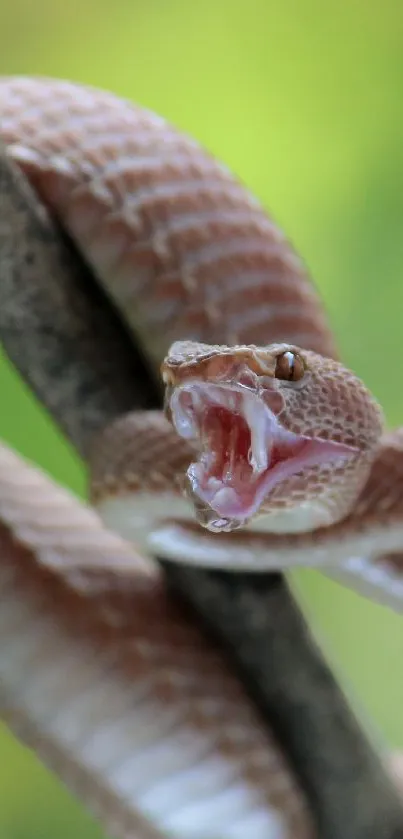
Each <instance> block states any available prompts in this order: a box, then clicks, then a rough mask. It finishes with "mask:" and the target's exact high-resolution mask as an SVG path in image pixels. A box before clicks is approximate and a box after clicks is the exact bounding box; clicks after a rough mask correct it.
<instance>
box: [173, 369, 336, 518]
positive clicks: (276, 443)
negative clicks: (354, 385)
mask: <svg viewBox="0 0 403 839" xmlns="http://www.w3.org/2000/svg"><path fill="white" fill-rule="evenodd" d="M170 407H171V413H172V421H173V423H174V425H175V428H176V430H177V431H178V433H179V434H180V435H181V436H182V437H185V438H187V439H196V440H198V442H199V444H200V457H199V460H198V461H197V462H195V463H192V464H191V465H190V467H189V469H188V472H187V478H188V486H189V489H190V492H191V495H192V498H193V501H196V507H197V508H198V512H199V520H200V522H201V523H202V524H203V525H204V526H206V527H207V528H208V529H210V530H214V531H222V530H226V531H228V530H234V529H235V528H238V527H240V526H242V524H245V523H246V522H247V521H248V520H250V519H251V518H252V517H253V516H254V515H255V514H256V513H257V512H258V511H259V508H260V506H261V504H262V502H263V501H264V499H265V498H266V497H267V495H268V494H269V493H270V491H271V490H272V489H273V488H274V487H275V486H276V485H277V484H278V483H279V482H280V481H282V480H284V479H285V478H287V477H289V476H291V475H294V474H296V473H298V472H301V471H302V470H303V469H304V468H306V467H307V466H312V465H315V464H320V463H326V462H329V461H334V460H338V459H340V458H342V459H345V458H346V457H348V456H350V457H351V447H350V446H345V445H343V444H340V443H336V442H333V441H330V440H323V439H319V438H310V437H306V436H303V435H298V434H294V433H292V432H291V431H287V430H286V429H284V428H283V427H282V426H281V425H280V423H279V422H278V420H277V418H276V416H275V414H274V413H273V412H272V411H271V410H270V408H269V407H268V406H267V405H266V404H265V403H264V402H263V400H262V399H261V398H260V397H259V395H258V394H256V393H254V392H253V391H251V390H249V389H247V388H244V387H237V386H236V385H235V386H234V385H228V384H221V383H220V384H211V383H207V382H203V381H194V380H193V381H189V380H188V381H187V382H186V383H185V384H183V385H181V386H179V387H177V388H175V390H174V392H173V394H172V397H171V400H170Z"/></svg>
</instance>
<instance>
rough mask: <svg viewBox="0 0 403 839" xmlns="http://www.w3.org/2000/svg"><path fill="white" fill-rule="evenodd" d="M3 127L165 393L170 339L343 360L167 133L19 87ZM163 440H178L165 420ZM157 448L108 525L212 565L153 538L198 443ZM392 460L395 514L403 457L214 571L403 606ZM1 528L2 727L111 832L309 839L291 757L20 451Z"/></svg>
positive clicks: (222, 197) (116, 109)
mask: <svg viewBox="0 0 403 839" xmlns="http://www.w3.org/2000/svg"><path fill="white" fill-rule="evenodd" d="M0 114H1V120H0V128H1V135H2V136H3V138H4V140H5V142H6V143H7V145H8V147H9V150H10V154H11V155H12V157H13V158H14V160H15V161H17V162H18V163H19V165H21V166H22V168H23V169H24V171H25V172H26V174H27V175H28V176H29V178H30V179H31V181H32V183H33V185H34V186H35V187H36V188H37V189H38V191H39V194H40V195H41V198H42V200H44V201H45V203H46V204H47V205H48V206H49V207H50V208H51V209H52V211H53V212H55V213H56V214H57V215H58V217H59V219H60V220H61V221H62V224H63V225H64V226H65V227H66V229H67V230H68V231H69V233H70V234H71V235H72V236H73V238H74V239H75V241H76V243H77V244H78V246H79V248H80V249H81V251H82V252H83V254H84V256H85V258H86V260H87V261H88V262H89V263H90V264H91V265H92V266H93V267H94V270H95V272H96V274H97V276H98V278H99V280H100V282H101V283H103V285H104V286H105V287H106V289H107V291H108V293H110V294H111V296H112V297H113V298H114V300H115V303H117V305H118V307H119V309H120V310H121V312H122V313H123V314H124V317H125V319H126V321H127V322H128V324H129V326H130V327H131V329H132V330H133V331H134V332H135V333H136V336H137V338H138V340H139V341H140V342H141V344H142V347H143V348H144V351H145V353H146V354H147V356H148V359H149V362H150V366H151V367H153V369H154V372H155V375H157V373H158V365H159V363H160V362H161V360H162V358H163V356H164V354H165V352H166V350H167V348H168V346H169V344H170V343H171V341H172V340H174V339H176V338H178V337H182V336H185V337H187V336H188V335H189V334H190V333H191V336H192V337H193V338H195V339H197V340H199V341H206V342H208V343H212V344H214V343H223V342H228V343H239V342H243V343H248V342H252V341H253V343H261V344H264V343H267V341H268V337H269V336H270V340H272V341H276V340H284V338H286V339H287V340H292V341H294V342H295V343H297V344H299V345H300V346H303V347H304V346H306V347H307V348H310V349H313V350H315V351H317V352H320V353H323V354H324V355H331V354H333V353H334V348H333V342H332V338H331V334H330V332H329V330H328V327H327V325H326V322H325V319H324V316H323V313H322V309H321V305H320V302H319V301H318V299H317V297H316V294H315V292H314V290H313V288H312V286H311V284H310V282H309V280H308V278H307V277H306V275H305V272H304V270H303V268H302V266H301V264H300V262H299V260H298V259H297V257H296V256H295V255H294V254H293V252H292V250H291V248H290V247H289V246H288V244H287V242H286V241H285V240H284V237H283V235H282V234H281V232H280V231H279V230H278V229H277V228H276V227H275V226H274V224H273V223H272V222H271V221H270V220H269V219H268V218H267V217H266V216H265V214H264V213H263V212H262V210H261V208H260V207H259V205H258V204H257V202H256V201H255V200H254V199H253V197H251V196H250V195H249V194H248V193H247V192H246V191H245V190H244V189H243V187H241V186H240V185H239V184H238V183H237V182H236V181H235V180H234V179H233V177H232V176H231V175H230V173H228V172H227V170H226V169H225V168H224V167H223V166H221V165H220V164H218V163H216V162H215V161H214V160H212V159H211V158H210V157H209V156H208V155H206V154H205V153H204V152H203V151H202V150H201V149H200V148H199V146H198V145H197V144H196V143H194V142H193V141H191V140H189V139H187V138H185V137H183V136H182V135H179V134H178V133H177V132H176V131H174V130H173V129H172V128H170V127H169V126H168V125H167V124H166V123H165V122H164V121H163V120H162V119H160V118H158V117H156V116H154V115H153V114H149V113H147V112H145V111H142V110H141V109H137V108H134V107H133V106H131V105H130V104H129V103H125V102H120V101H119V100H117V99H116V98H115V97H113V96H111V95H109V94H103V93H99V92H96V91H92V90H87V89H84V88H80V87H78V86H76V85H72V84H69V83H61V82H60V83H59V82H48V81H41V80H32V79H11V80H4V81H2V82H1V83H0ZM246 297H247V304H245V299H246ZM224 311H225V318H224V322H223V319H222V317H221V312H224ZM285 333H286V334H285ZM159 423H161V425H160V424H159ZM157 426H158V429H162V432H161V433H162V434H164V433H165V434H166V435H168V437H167V440H168V438H169V441H171V440H172V441H173V432H172V430H171V429H168V426H167V424H166V423H165V424H164V421H163V420H162V418H159V419H157ZM142 433H143V434H144V439H143V438H141V439H140V437H137V438H136V447H137V449H140V450H141V451H142V452H143V454H144V458H143V462H142V466H141V468H142V469H143V470H144V471H143V477H142V479H141V480H140V479H139V473H137V474H131V475H130V480H128V481H127V483H126V484H125V485H119V481H118V480H117V479H115V480H114V481H113V480H112V481H111V482H110V486H109V489H111V487H112V489H113V491H111V492H110V493H109V495H108V497H107V498H106V500H105V494H104V495H103V500H102V501H100V509H101V511H102V512H103V515H104V518H105V520H106V522H107V524H108V523H109V524H111V526H112V527H113V529H115V530H116V529H119V530H120V533H121V535H123V536H124V537H127V536H129V537H132V536H134V541H135V543H136V545H137V548H138V547H139V546H140V547H141V548H144V551H149V550H150V548H151V550H152V551H155V552H159V553H160V554H162V555H165V556H167V557H168V558H171V559H174V560H176V561H180V562H182V561H183V562H185V561H188V560H187V558H188V557H189V556H191V557H192V558H193V561H194V562H195V563H200V564H209V563H210V559H211V556H212V549H211V544H212V543H211V534H208V533H207V532H202V531H201V530H200V529H199V528H197V529H196V528H194V527H192V526H191V525H189V526H187V527H184V526H182V525H179V524H178V523H177V522H176V523H175V522H172V520H170V521H167V522H165V523H163V524H162V523H161V522H160V523H159V524H158V526H156V525H155V518H156V514H155V509H157V508H158V510H159V511H160V510H161V507H162V509H163V510H164V511H165V510H166V507H167V505H168V502H169V503H171V501H172V500H174V502H175V503H178V504H181V503H182V502H181V501H180V499H179V496H178V495H177V493H170V492H169V490H168V489H166V487H167V481H168V480H169V476H170V475H172V474H173V471H174V470H175V468H176V465H177V464H176V461H175V458H177V459H178V462H179V461H180V458H181V450H180V449H176V448H175V446H180V445H181V443H180V441H179V442H178V441H176V443H175V442H172V446H171V445H170V444H169V446H168V445H167V442H166V441H165V443H164V439H163V437H162V438H161V436H160V437H159V440H160V441H161V439H162V452H161V457H160V460H159V461H158V463H157V461H156V457H155V452H153V450H152V447H151V446H150V442H149V441H150V437H149V436H148V437H147V435H149V426H147V425H143V432H142ZM159 433H160V431H159ZM169 435H171V436H169ZM147 440H148V442H147ZM160 445H161V443H160ZM115 448H116V441H115ZM389 448H390V449H391V451H392V454H391V457H392V459H393V464H394V466H393V468H394V469H395V472H396V478H395V481H394V487H395V489H394V490H393V491H391V492H389V494H387V493H385V499H386V500H384V503H383V508H382V510H383V512H382V515H381V514H380V508H379V505H378V495H377V488H379V487H380V486H382V487H387V488H388V487H390V460H388V459H387V457H386V458H385V457H383V459H382V457H379V458H378V461H377V463H376V464H375V467H374V473H373V486H372V489H371V486H370V487H369V489H367V492H366V494H365V493H364V494H363V497H362V499H361V502H360V503H359V505H358V506H357V508H356V510H355V512H354V515H352V516H351V518H350V519H347V520H346V521H345V522H344V523H342V525H337V526H334V527H331V528H328V529H326V528H325V529H323V531H321V532H318V533H306V534H289V535H288V536H281V537H280V536H273V537H272V542H271V543H268V542H267V540H266V539H263V537H262V534H259V533H258V532H256V533H252V534H250V535H249V536H248V541H246V540H243V541H242V540H241V541H239V540H237V538H236V534H225V536H224V538H222V539H220V543H219V547H218V543H216V544H215V545H214V557H215V558H214V564H215V565H218V566H220V565H221V566H224V567H225V565H226V562H227V560H228V555H229V552H232V553H231V555H232V556H233V557H234V556H236V560H237V561H236V565H237V567H238V568H240V567H245V568H256V569H258V568H259V569H262V568H267V569H270V568H279V567H280V568H286V567H290V566H292V565H294V566H295V565H297V564H300V565H304V564H309V565H317V566H322V565H326V566H327V571H328V572H330V573H331V574H334V575H337V576H339V577H342V578H343V579H345V580H347V581H348V582H352V584H353V585H354V586H355V587H360V586H361V587H362V588H363V590H365V591H366V592H367V593H369V594H370V595H371V596H373V597H376V598H377V599H380V600H384V601H386V602H387V603H388V604H389V605H392V606H394V607H396V608H401V604H402V603H403V579H402V574H401V568H402V563H401V560H400V557H399V556H394V557H392V558H390V556H389V553H390V552H395V553H396V552H398V551H399V550H400V546H401V545H402V544H403V510H401V509H400V506H401V502H400V498H401V494H400V493H399V492H398V491H397V487H398V484H399V480H400V474H401V475H403V466H402V463H403V452H402V444H401V439H400V436H399V435H395V436H391V437H390V447H389ZM385 450H387V445H386V444H385ZM164 457H165V461H164V460H163V458H164ZM161 458H162V460H161ZM156 463H157V465H155V464H156ZM136 464H137V465H138V458H137V461H136ZM175 464H176V465H175ZM112 472H113V469H112ZM110 475H111V472H109V478H110ZM147 476H148V477H149V482H148V484H147V486H146V485H145V481H146V478H147ZM112 478H113V475H112ZM161 482H162V484H163V486H162V485H161ZM374 486H375V489H376V491H375V490H374ZM164 487H165V489H164ZM129 489H130V493H129ZM98 490H99V487H98ZM388 491H389V490H388ZM164 492H165V493H166V494H165V495H164ZM101 495H102V493H101ZM125 499H126V500H125ZM175 499H176V500H175ZM387 499H389V501H388V500H387ZM136 503H137V504H138V508H137V513H136ZM153 505H154V508H155V509H154V508H153ZM377 505H378V506H377ZM180 512H182V511H180ZM184 514H185V515H186V516H187V517H188V511H187V510H184ZM136 516H137V519H136ZM0 521H1V522H2V529H1V530H0V541H1V553H0V639H1V641H0V696H1V704H2V711H3V714H4V717H5V719H6V720H7V721H8V722H9V723H10V725H12V726H13V727H14V728H15V729H16V731H17V732H20V734H21V736H22V737H23V738H24V739H25V740H27V741H28V742H30V743H32V744H33V746H34V747H35V749H36V750H37V751H38V753H40V754H41V755H42V756H43V758H44V759H45V760H46V761H47V762H48V763H49V764H50V765H51V766H54V767H55V768H56V769H57V772H58V773H59V774H60V775H61V776H62V777H63V778H64V779H65V780H66V782H68V783H69V784H70V785H71V786H72V787H73V788H74V789H75V790H76V791H77V793H78V794H79V795H81V797H82V798H83V799H84V800H85V801H86V803H87V804H88V806H90V807H92V809H93V810H94V812H95V813H97V814H99V815H100V817H102V818H103V820H104V822H105V824H106V826H107V829H108V830H109V832H110V833H111V834H112V835H115V836H118V837H124V836H136V837H142V839H143V837H144V839H148V837H150V839H151V837H158V836H161V837H162V836H172V837H178V839H179V837H181V838H182V837H183V839H196V838H197V839H238V838H239V839H241V837H242V839H243V837H246V836H250V837H252V836H253V837H254V839H308V837H312V836H313V829H312V826H311V823H310V819H309V815H308V813H307V809H306V807H305V803H304V801H303V799H302V796H301V794H300V792H299V790H298V787H297V784H296V783H295V782H294V780H293V778H292V774H291V772H290V770H289V767H288V766H287V764H286V761H285V759H284V757H283V756H282V754H281V753H280V751H279V749H278V747H277V746H276V745H275V743H274V741H271V740H270V739H269V738H268V736H267V734H266V733H265V731H264V730H263V728H262V727H261V725H260V722H259V720H258V718H257V716H256V715H255V713H254V711H253V709H252V707H251V705H250V704H249V701H248V700H247V698H246V696H245V695H244V694H243V691H242V689H241V687H240V686H239V685H238V683H237V682H236V681H235V679H234V678H233V677H232V676H231V674H230V673H229V671H228V670H227V668H226V665H225V663H224V661H223V660H221V658H220V656H219V655H218V654H217V653H216V652H215V651H214V650H213V649H212V648H211V647H209V646H208V644H207V642H205V641H204V640H203V639H202V637H201V635H200V634H199V633H198V631H196V629H195V628H194V627H193V626H192V625H191V624H190V623H189V621H188V619H185V617H184V616H182V615H181V614H180V613H179V611H178V610H177V609H174V608H173V606H172V605H171V604H170V602H169V601H168V600H167V598H166V596H165V594H164V590H163V586H162V583H161V580H160V577H159V574H158V572H157V570H156V569H155V568H154V566H153V565H152V564H151V563H150V562H148V561H146V560H145V559H144V558H143V557H142V556H141V555H140V552H139V551H138V550H137V548H134V547H129V546H128V544H127V543H126V542H125V541H123V540H121V538H120V537H119V536H114V535H112V533H111V532H109V531H107V530H105V529H104V528H103V527H102V526H101V524H100V521H99V519H98V517H97V516H96V515H95V514H94V513H93V512H91V511H90V510H89V509H86V508H84V507H82V506H81V505H79V504H78V502H77V501H75V500H74V499H73V498H71V497H70V496H69V495H68V494H67V493H65V492H64V491H63V490H61V489H60V488H59V487H56V486H55V485H54V484H53V483H52V482H50V481H49V480H48V479H47V478H46V477H45V476H43V475H41V474H40V473H39V472H37V471H36V470H35V469H33V468H32V467H31V466H28V465H27V464H25V463H24V462H23V461H22V460H21V459H20V458H19V457H17V455H15V454H14V453H13V452H11V451H10V450H9V449H7V448H6V447H5V446H4V447H2V448H1V451H0Z"/></svg>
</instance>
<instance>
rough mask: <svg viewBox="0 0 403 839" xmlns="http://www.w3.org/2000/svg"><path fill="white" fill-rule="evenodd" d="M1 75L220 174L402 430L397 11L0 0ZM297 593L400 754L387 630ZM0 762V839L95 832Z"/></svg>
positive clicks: (27, 402) (20, 399)
mask: <svg viewBox="0 0 403 839" xmlns="http://www.w3.org/2000/svg"><path fill="white" fill-rule="evenodd" d="M0 73H1V74H17V73H19V74H20V73H26V74H43V75H51V76H59V77H65V78H69V79H73V80H77V81H82V82H87V83H91V84H93V85H97V86H99V87H105V88H108V89H111V90H113V91H115V92H116V93H119V94H122V95H124V96H127V97H130V98H132V99H134V100H136V101H137V102H139V103H140V104H143V105H145V106H147V107H149V108H152V109H154V110H156V111H158V112H160V113H162V114H163V115H164V116H166V117H168V118H170V119H171V120H172V121H173V122H174V123H176V124H177V125H178V126H180V127H182V128H184V129H186V130H187V131H188V132H190V133H191V134H193V135H194V136H195V137H197V138H198V139H199V140H201V141H202V142H204V143H205V145H207V146H208V147H209V148H210V149H211V150H213V151H214V152H215V153H216V154H217V155H218V156H219V157H220V158H222V159H223V160H225V162H226V163H227V164H229V165H230V166H231V167H232V168H233V169H234V170H235V171H236V172H237V173H239V175H240V176H241V177H242V178H243V179H244V180H245V181H246V182H247V183H248V184H249V185H250V187H251V188H252V189H253V190H254V192H255V193H256V194H257V195H258V196H259V197H260V198H261V199H262V200H263V202H264V203H265V205H266V206H268V207H270V208H271V209H272V210H273V213H274V215H275V217H276V218H277V220H278V221H279V222H280V223H281V224H282V225H283V226H284V228H285V229H286V231H287V233H288V234H289V235H290V236H291V238H292V239H293V240H294V242H295V244H296V246H297V248H298V250H299V251H300V252H301V253H302V254H303V256H304V258H305V259H306V260H307V262H308V265H309V266H310V269H311V271H312V273H313V275H314V277H315V278H316V281H317V283H318V285H319V287H320V289H321V292H322V294H323V297H324V300H325V302H326V306H327V308H328V310H329V312H330V315H331V318H332V323H333V326H334V329H335V331H336V333H337V336H338V340H339V345H340V348H341V350H342V354H343V357H344V360H345V361H346V363H347V364H348V365H349V366H351V367H352V368H354V369H355V370H356V371H357V372H358V373H359V374H360V375H361V376H362V377H363V378H364V379H365V381H366V382H367V384H368V385H369V386H370V387H371V388H372V390H373V391H374V392H375V394H376V395H377V396H378V398H379V399H380V401H381V402H382V404H383V405H384V408H385V411H386V414H387V418H388V422H389V424H391V425H393V424H398V423H399V422H403V387H402V385H403V374H402V369H403V365H402V348H403V343H402V335H401V317H402V311H403V283H402V281H401V275H402V272H403V142H402V140H403V5H402V3H401V0H383V2H382V3H380V2H376V0H337V2H336V0H329V2H328V3H324V2H323V0H281V2H280V0H278V2H277V3H275V2H274V0H248V2H245V1H244V0H221V2H220V0H219V2H213V0H204V2H201V3H196V2H191V0H188V2H186V0H182V2H179V0H177V1H176V2H175V0H144V2H140V0H113V2H110V0H96V2H95V0H87V2H86V3H83V2H82V0H80V2H78V1H77V0H70V2H69V3H62V0H59V2H57V1H56V0H35V2H31V0H2V2H1V5H0ZM0 377H1V382H0V384H1V394H2V409H1V413H0V436H2V437H3V438H4V439H5V440H6V441H8V442H9V443H11V444H12V445H13V446H14V447H16V448H17V449H18V450H20V451H21V452H23V453H24V454H25V455H26V456H28V457H30V458H32V459H34V460H35V461H37V462H39V463H40V464H41V465H42V466H44V467H45V468H46V469H48V470H49V471H50V472H52V473H53V475H55V476H56V477H57V478H58V479H59V480H61V481H62V482H64V483H66V484H68V485H70V486H71V487H72V488H74V489H75V490H76V491H78V492H80V493H81V492H83V486H84V484H83V476H82V472H81V469H80V465H79V463H78V462H77V460H76V459H75V457H74V454H73V453H72V451H71V450H70V449H69V448H68V446H67V445H66V444H65V443H64V441H63V440H62V439H61V438H60V435H59V434H58V433H57V431H56V430H55V429H54V428H53V426H52V425H51V423H50V422H49V421H48V419H47V418H46V416H45V415H44V413H43V412H42V411H41V409H40V407H39V406H38V405H37V404H36V402H35V400H34V399H33V398H32V397H31V395H30V394H28V393H27V391H26V389H25V388H24V387H23V386H22V384H21V383H20V381H19V379H18V377H17V376H16V375H15V373H14V372H13V371H12V370H11V369H10V367H9V365H8V364H7V362H6V361H5V360H4V361H2V362H1V366H0ZM295 581H296V585H297V588H298V591H299V592H300V594H301V598H302V601H303V603H304V605H305V607H306V609H307V611H308V613H309V614H311V615H312V618H313V622H314V625H315V627H316V630H317V632H318V634H319V636H320V637H321V638H322V639H323V641H324V643H325V645H326V648H327V650H328V651H329V655H330V656H331V658H332V661H333V662H334V664H335V666H336V668H337V670H338V672H339V673H340V674H341V678H342V681H343V684H344V685H345V686H346V688H347V690H348V691H349V692H350V694H351V695H352V697H353V699H354V701H355V702H356V704H357V706H358V707H359V709H360V712H361V714H362V716H363V718H364V719H365V720H366V721H367V723H368V724H369V726H370V728H371V729H372V730H373V731H375V736H376V737H377V736H380V737H381V738H384V739H385V740H386V742H388V743H389V744H390V745H391V746H394V747H396V746H400V747H403V711H402V709H403V621H402V620H400V619H399V618H398V617H397V616H395V615H393V614H390V613H389V612H388V611H387V610H386V609H382V608H380V607H378V606H375V605H373V604H371V603H369V602H367V601H365V600H363V599H362V598H359V597H358V596H356V595H355V594H353V593H352V592H349V591H346V590H345V589H343V588H341V587H339V586H337V585H336V584H333V583H331V582H329V581H327V580H325V579H324V578H323V579H322V577H321V576H320V575H319V574H315V573H313V572H306V573H299V574H298V575H296V577H295ZM0 756H1V760H0V802H1V803H0V839H2V837H3V836H4V837H8V839H32V837H36V836H38V837H41V839H48V837H49V839H50V837H52V839H53V837H54V836H55V831H56V835H57V836H58V838H59V839H64V837H70V836H71V835H72V834H74V835H76V836H79V837H81V839H89V837H95V836H100V835H101V833H100V831H99V829H98V827H97V826H96V825H94V824H93V822H92V821H91V820H90V819H89V817H87V816H86V814H84V813H83V811H82V810H81V808H80V807H79V806H78V805H77V804H76V803H75V802H74V801H72V799H71V798H70V796H69V795H68V793H66V791H65V790H64V789H63V788H62V786H61V785H60V784H59V783H58V782H57V781H56V780H55V779H54V778H53V777H51V776H50V775H49V773H48V772H47V771H46V770H44V769H43V767H41V766H40V765H39V763H38V761H37V760H36V759H35V758H34V757H33V756H32V755H31V754H30V753H29V752H28V751H26V750H25V749H24V748H22V747H21V746H20V745H19V744H17V743H16V742H15V741H14V739H13V738H12V737H11V736H10V735H9V734H8V733H7V732H6V731H4V732H1V733H0Z"/></svg>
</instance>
